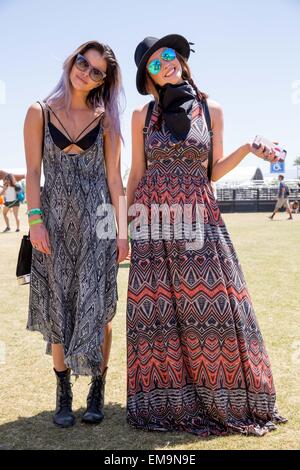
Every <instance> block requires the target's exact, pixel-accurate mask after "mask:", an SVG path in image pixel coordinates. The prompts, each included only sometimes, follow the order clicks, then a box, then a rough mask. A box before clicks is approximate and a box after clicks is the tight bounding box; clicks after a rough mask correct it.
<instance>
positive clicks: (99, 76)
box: [90, 69, 104, 82]
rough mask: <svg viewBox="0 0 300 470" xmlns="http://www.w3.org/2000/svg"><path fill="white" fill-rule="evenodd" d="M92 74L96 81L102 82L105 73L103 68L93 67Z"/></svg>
mask: <svg viewBox="0 0 300 470" xmlns="http://www.w3.org/2000/svg"><path fill="white" fill-rule="evenodd" d="M90 76H91V79H92V80H94V82H100V81H101V80H102V79H103V76H104V73H102V72H101V70H97V69H92V70H91V74H90Z"/></svg>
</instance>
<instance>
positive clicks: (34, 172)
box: [24, 103, 50, 254]
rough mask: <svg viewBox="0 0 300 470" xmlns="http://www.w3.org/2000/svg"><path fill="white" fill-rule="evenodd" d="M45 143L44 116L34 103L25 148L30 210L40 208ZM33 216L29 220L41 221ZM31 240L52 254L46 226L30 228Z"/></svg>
mask: <svg viewBox="0 0 300 470" xmlns="http://www.w3.org/2000/svg"><path fill="white" fill-rule="evenodd" d="M42 141H43V114H42V109H41V107H40V105H39V104H37V103H34V104H33V105H31V106H30V108H29V109H28V111H27V114H26V118H25V123H24V147H25V156H26V166H27V173H26V199H27V206H28V210H30V209H33V208H40V207H41V201H40V184H41V163H42ZM39 218H40V216H39V215H32V216H31V217H30V218H29V220H30V221H31V220H34V219H39ZM30 240H31V242H32V243H33V244H34V245H35V246H36V247H37V249H38V250H39V251H41V252H42V253H46V254H50V243H49V238H48V233H47V231H46V228H45V227H44V224H38V225H33V226H32V227H30Z"/></svg>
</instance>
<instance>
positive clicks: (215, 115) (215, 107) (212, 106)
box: [207, 98, 223, 127]
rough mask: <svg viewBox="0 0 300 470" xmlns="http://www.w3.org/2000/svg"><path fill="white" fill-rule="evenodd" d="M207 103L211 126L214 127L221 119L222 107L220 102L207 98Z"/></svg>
mask: <svg viewBox="0 0 300 470" xmlns="http://www.w3.org/2000/svg"><path fill="white" fill-rule="evenodd" d="M207 104H208V109H209V112H210V115H211V120H212V127H215V126H216V125H217V124H221V123H222V121H223V108H222V106H221V105H220V103H218V102H217V101H215V100H212V99H210V98H208V99H207Z"/></svg>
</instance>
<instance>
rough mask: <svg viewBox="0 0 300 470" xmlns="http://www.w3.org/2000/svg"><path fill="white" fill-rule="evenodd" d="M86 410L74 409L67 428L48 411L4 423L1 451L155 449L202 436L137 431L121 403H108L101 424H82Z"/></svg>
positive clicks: (191, 441) (0, 439)
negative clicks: (130, 422) (72, 417)
mask: <svg viewBox="0 0 300 470" xmlns="http://www.w3.org/2000/svg"><path fill="white" fill-rule="evenodd" d="M83 412H84V409H83V408H81V409H79V410H76V411H74V414H75V417H76V423H75V426H74V427H72V428H67V429H62V428H59V427H56V426H55V425H54V424H53V422H52V415H53V412H49V411H44V412H42V413H39V414H37V415H35V416H31V417H26V418H23V417H20V418H19V419H17V420H16V421H11V422H9V423H5V424H3V425H1V426H0V450H3V449H60V450H63V449H66V450H69V449H70V450H73V449H79V450H84V449H87V450H135V449H143V450H152V449H153V450H154V449H157V448H164V447H165V448H169V449H171V448H174V447H176V446H184V445H192V444H193V443H196V442H198V441H199V437H197V436H194V435H192V434H188V433H179V432H172V433H171V432H168V433H166V432H159V431H151V432H148V431H142V430H141V431H140V430H136V429H134V428H132V427H130V426H129V425H128V424H127V422H126V415H125V408H124V407H123V406H121V405H120V404H119V403H108V404H107V405H106V406H105V410H104V412H105V419H104V421H103V422H102V423H101V424H100V425H96V426H93V425H92V426H91V425H86V424H84V423H82V422H81V416H82V414H83ZM211 439H213V438H210V440H211ZM205 440H206V441H207V438H206V439H205Z"/></svg>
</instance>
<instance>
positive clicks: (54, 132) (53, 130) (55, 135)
mask: <svg viewBox="0 0 300 470" xmlns="http://www.w3.org/2000/svg"><path fill="white" fill-rule="evenodd" d="M49 108H50V106H49ZM50 109H51V108H50ZM51 111H52V110H51ZM52 112H53V114H54V115H55V117H56V119H57V120H58V121H59V123H60V124H61V126H62V127H63V129H64V130H65V131H66V133H67V134H68V135H69V133H68V131H67V130H66V129H65V127H64V126H63V124H62V123H61V121H60V120H59V119H58V117H57V116H56V114H55V113H54V111H52ZM98 118H99V116H98V117H96V118H95V119H94V120H93V121H92V122H91V123H90V124H89V125H88V126H87V127H86V128H85V129H83V131H82V132H81V133H80V134H79V136H80V135H81V134H83V132H84V131H85V130H86V129H87V128H88V127H90V125H91V124H92V123H93V122H94V121H96V120H97V119H98ZM100 122H101V119H100V120H99V122H98V124H97V125H96V126H95V127H93V129H91V130H90V131H89V132H88V133H87V134H85V135H84V136H83V137H82V138H81V139H79V140H78V138H77V139H76V140H75V141H73V140H72V139H71V138H69V137H70V136H69V137H67V136H66V135H65V134H64V133H63V132H61V131H60V130H59V129H58V128H57V127H56V126H55V125H54V124H53V123H52V122H51V121H50V113H49V111H48V126H49V131H50V134H51V137H52V139H53V142H54V143H55V145H57V147H59V148H60V149H61V150H63V149H65V148H66V147H69V146H70V145H72V144H75V145H76V146H77V147H80V148H81V149H82V150H87V149H88V148H89V147H91V146H92V145H93V144H94V143H95V142H96V139H97V136H98V133H99V127H100ZM79 136H78V137H79Z"/></svg>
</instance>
